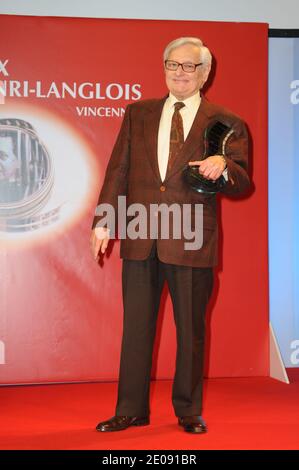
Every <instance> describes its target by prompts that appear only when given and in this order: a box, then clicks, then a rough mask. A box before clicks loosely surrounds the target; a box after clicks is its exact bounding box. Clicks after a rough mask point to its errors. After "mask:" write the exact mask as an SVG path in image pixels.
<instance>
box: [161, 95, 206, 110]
mask: <svg viewBox="0 0 299 470" xmlns="http://www.w3.org/2000/svg"><path fill="white" fill-rule="evenodd" d="M178 101H180V100H178V99H177V98H176V97H175V96H174V95H173V94H172V93H169V97H168V104H169V107H172V106H174V104H175V103H177V102H178ZM181 102H182V103H184V105H185V106H186V108H193V107H195V106H196V107H198V106H199V105H200V102H201V96H200V93H199V92H198V93H195V95H192V96H190V97H189V98H186V99H185V100H182V101H181Z"/></svg>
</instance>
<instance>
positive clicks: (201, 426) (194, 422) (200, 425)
mask: <svg viewBox="0 0 299 470" xmlns="http://www.w3.org/2000/svg"><path fill="white" fill-rule="evenodd" d="M178 423H179V425H180V426H183V428H184V431H186V432H191V433H193V434H202V433H204V432H207V430H208V429H207V425H206V423H205V422H204V420H203V419H202V417H201V416H182V417H181V418H179V419H178Z"/></svg>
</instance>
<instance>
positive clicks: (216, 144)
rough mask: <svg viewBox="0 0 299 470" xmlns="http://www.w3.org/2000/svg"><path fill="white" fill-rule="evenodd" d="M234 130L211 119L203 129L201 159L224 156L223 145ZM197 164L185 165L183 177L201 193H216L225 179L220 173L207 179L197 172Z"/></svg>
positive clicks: (222, 185) (223, 184)
mask: <svg viewBox="0 0 299 470" xmlns="http://www.w3.org/2000/svg"><path fill="white" fill-rule="evenodd" d="M233 132H234V130H233V129H232V128H231V127H230V126H228V125H227V124H224V123H223V122H221V121H219V120H217V121H213V122H212V123H211V124H210V125H209V126H208V127H207V128H206V130H205V134H204V148H205V151H204V155H203V157H202V159H201V160H204V159H205V158H207V157H210V156H212V155H223V156H225V146H226V143H227V141H228V139H229V137H230V136H231V135H232V134H233ZM198 168H199V167H198V165H187V166H185V167H184V169H183V178H184V180H185V181H186V183H187V184H188V185H189V186H190V187H191V188H192V189H194V191H196V192H198V193H203V194H216V193H217V192H218V191H220V190H221V189H222V188H223V187H224V186H225V184H226V180H225V178H224V176H223V175H221V176H220V177H219V178H218V179H217V180H215V181H213V180H209V179H207V178H205V177H204V176H202V175H201V174H200V173H199V172H198Z"/></svg>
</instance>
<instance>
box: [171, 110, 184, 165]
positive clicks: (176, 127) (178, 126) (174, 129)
mask: <svg viewBox="0 0 299 470" xmlns="http://www.w3.org/2000/svg"><path fill="white" fill-rule="evenodd" d="M184 106H185V105H184V103H182V102H180V101H178V102H177V103H175V104H174V113H173V115H172V120H171V129H170V141H169V157H168V167H167V169H169V170H170V169H171V168H172V165H173V163H174V161H175V158H176V156H177V155H178V153H179V151H180V150H181V148H182V147H183V145H184V126H183V119H182V116H181V113H180V109H182V108H183V107H184Z"/></svg>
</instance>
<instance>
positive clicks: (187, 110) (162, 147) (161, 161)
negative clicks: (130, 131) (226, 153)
mask: <svg viewBox="0 0 299 470" xmlns="http://www.w3.org/2000/svg"><path fill="white" fill-rule="evenodd" d="M178 101H180V100H178V99H177V98H176V97H175V96H174V95H173V94H172V93H169V96H168V98H167V100H166V101H165V103H164V106H163V110H162V114H161V119H160V124H159V133H158V165H159V171H160V176H161V180H162V181H164V179H165V176H166V171H167V164H168V157H169V143H170V129H171V120H172V116H173V113H174V104H175V103H177V102H178ZM181 102H182V103H184V105H185V106H184V107H183V108H181V109H180V113H181V116H182V119H183V127H184V140H186V138H187V136H188V134H189V132H190V129H191V127H192V124H193V121H194V118H195V116H196V113H197V111H198V108H199V106H200V102H201V96H200V93H199V92H198V93H196V94H195V95H193V96H190V98H187V99H186V100H183V101H181ZM222 174H223V176H224V178H225V179H226V180H227V179H228V174H227V169H225V170H224V172H223V173H222Z"/></svg>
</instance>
